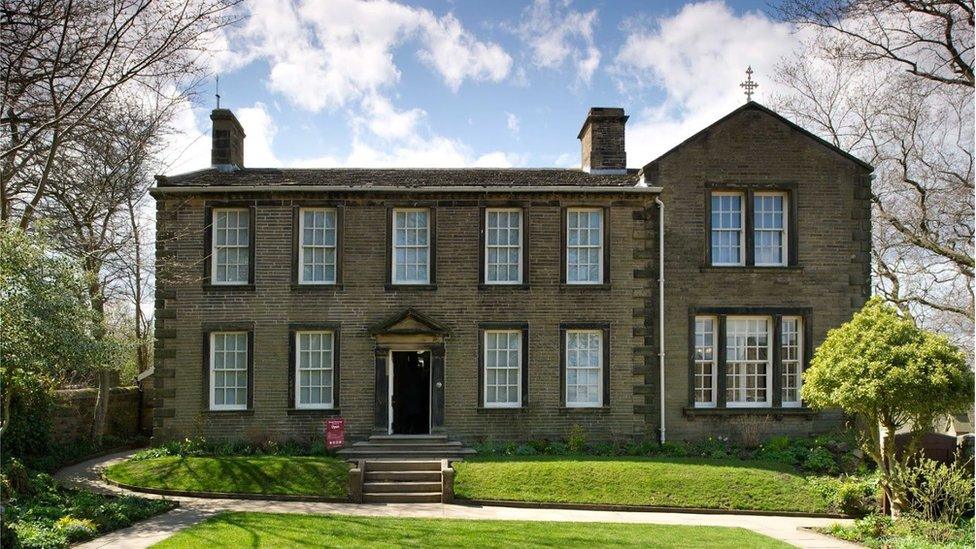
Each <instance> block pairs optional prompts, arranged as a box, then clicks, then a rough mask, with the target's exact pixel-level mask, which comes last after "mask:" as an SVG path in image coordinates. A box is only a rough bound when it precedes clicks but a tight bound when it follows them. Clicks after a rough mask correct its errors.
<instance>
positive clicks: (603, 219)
mask: <svg viewBox="0 0 976 549" xmlns="http://www.w3.org/2000/svg"><path fill="white" fill-rule="evenodd" d="M593 212H596V213H597V214H599V218H600V230H599V235H600V246H599V254H598V255H597V272H598V273H599V278H598V279H597V280H570V279H569V273H570V264H569V250H570V247H571V246H570V245H569V231H570V228H569V216H570V215H571V214H574V213H593ZM564 222H565V223H566V241H565V242H563V246H565V250H566V264H565V269H566V284H573V285H577V284H578V285H584V286H585V285H594V284H603V281H604V278H605V277H604V271H605V270H606V266H605V265H604V264H603V260H604V257H603V256H604V254H605V253H606V252H605V251H604V248H605V247H606V245H607V243H606V232H607V230H606V227H607V225H606V224H607V220H606V215H605V214H604V210H603V208H566V220H565V221H564ZM587 230H590V229H587ZM572 247H573V248H579V249H582V250H589V249H592V248H593V247H594V246H593V245H592V244H587V245H579V244H577V245H575V246H572Z"/></svg>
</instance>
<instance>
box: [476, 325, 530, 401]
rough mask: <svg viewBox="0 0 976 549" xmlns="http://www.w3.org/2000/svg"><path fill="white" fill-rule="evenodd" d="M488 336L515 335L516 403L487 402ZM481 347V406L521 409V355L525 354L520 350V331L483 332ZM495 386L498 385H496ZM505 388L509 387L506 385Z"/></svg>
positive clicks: (496, 330) (497, 330) (494, 330)
mask: <svg viewBox="0 0 976 549" xmlns="http://www.w3.org/2000/svg"><path fill="white" fill-rule="evenodd" d="M488 334H505V335H506V337H507V336H509V335H511V334H515V335H516V336H517V337H516V342H517V345H518V352H517V355H516V360H517V362H516V364H517V365H518V367H517V369H516V395H517V398H516V401H515V402H488V369H489V365H488V350H489V349H488ZM482 345H483V346H484V352H483V355H482V359H481V360H482V363H483V371H482V376H483V377H484V381H483V383H484V385H483V387H482V393H483V397H482V405H483V406H484V407H485V408H521V407H522V353H524V352H525V350H524V349H522V330H516V329H492V330H485V331H484V335H483V336H482ZM501 369H502V370H510V369H511V368H501ZM495 385H498V384H497V383H496V384H495ZM505 386H506V387H509V385H508V384H507V383H506V384H505Z"/></svg>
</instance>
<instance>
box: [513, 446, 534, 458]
mask: <svg viewBox="0 0 976 549" xmlns="http://www.w3.org/2000/svg"><path fill="white" fill-rule="evenodd" d="M537 453H539V452H538V451H536V449H535V446H533V445H531V444H519V445H518V446H517V447H516V448H515V452H514V454H515V455H516V456H534V455H536V454H537Z"/></svg>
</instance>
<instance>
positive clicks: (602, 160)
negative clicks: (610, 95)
mask: <svg viewBox="0 0 976 549" xmlns="http://www.w3.org/2000/svg"><path fill="white" fill-rule="evenodd" d="M628 118H630V117H629V116H627V115H625V114H624V110H623V109H621V108H619V107H593V108H591V109H590V112H589V114H587V115H586V121H585V122H583V128H582V129H580V132H579V135H578V136H577V137H576V138H577V139H579V140H580V143H581V144H582V146H583V163H582V168H583V171H585V172H589V173H594V174H616V173H627V151H626V149H625V148H624V125H625V124H626V123H627V119H628Z"/></svg>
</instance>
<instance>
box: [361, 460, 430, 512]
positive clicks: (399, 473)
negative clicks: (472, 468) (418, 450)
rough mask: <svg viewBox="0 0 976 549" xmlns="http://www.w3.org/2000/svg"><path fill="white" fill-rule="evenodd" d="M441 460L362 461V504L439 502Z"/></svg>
mask: <svg viewBox="0 0 976 549" xmlns="http://www.w3.org/2000/svg"><path fill="white" fill-rule="evenodd" d="M444 463H446V462H442V461H441V460H436V461H435V460H373V459H367V460H365V461H363V462H362V467H363V491H362V494H363V502H365V503H440V502H441V501H442V499H441V493H442V488H443V482H444V480H443V475H442V473H441V469H442V466H443V464H444Z"/></svg>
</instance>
